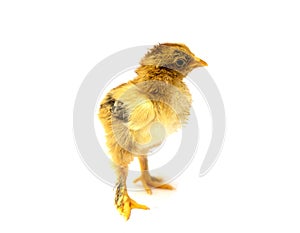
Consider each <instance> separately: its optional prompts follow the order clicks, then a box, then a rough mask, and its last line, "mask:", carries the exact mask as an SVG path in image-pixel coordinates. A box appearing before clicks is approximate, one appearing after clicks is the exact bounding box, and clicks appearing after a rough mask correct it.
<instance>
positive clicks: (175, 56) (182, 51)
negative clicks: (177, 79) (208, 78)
mask: <svg viewBox="0 0 300 233" xmlns="http://www.w3.org/2000/svg"><path fill="white" fill-rule="evenodd" d="M140 64H141V65H142V66H154V67H156V68H165V69H171V70H174V71H177V72H179V73H180V74H182V75H183V76H186V75H187V74H188V73H189V72H191V71H192V70H193V69H194V68H197V67H201V66H207V63H206V62H205V61H203V60H201V59H200V58H198V57H196V56H195V54H193V53H192V52H191V50H190V49H189V48H188V47H187V46H186V45H184V44H175V43H163V44H159V45H156V46H154V47H153V48H152V49H151V50H150V51H149V52H148V53H147V54H146V55H145V56H144V58H143V59H142V60H141V62H140Z"/></svg>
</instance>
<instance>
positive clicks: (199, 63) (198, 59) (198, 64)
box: [195, 57, 207, 66]
mask: <svg viewBox="0 0 300 233" xmlns="http://www.w3.org/2000/svg"><path fill="white" fill-rule="evenodd" d="M195 61H196V63H197V66H207V63H206V62H205V61H203V60H201V59H200V58H198V57H195Z"/></svg>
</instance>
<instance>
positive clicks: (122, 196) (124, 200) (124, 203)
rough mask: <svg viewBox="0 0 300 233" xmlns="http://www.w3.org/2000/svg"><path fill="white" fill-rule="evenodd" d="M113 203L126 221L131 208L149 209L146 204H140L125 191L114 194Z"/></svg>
mask: <svg viewBox="0 0 300 233" xmlns="http://www.w3.org/2000/svg"><path fill="white" fill-rule="evenodd" d="M115 205H116V207H117V210H118V211H119V213H120V214H121V215H122V216H123V217H124V218H125V220H126V221H127V220H128V219H129V218H130V214H131V210H132V209H143V210H149V208H148V207H147V206H145V205H141V204H139V203H137V202H136V201H134V200H133V199H131V198H130V197H129V195H128V194H127V192H123V193H119V194H116V197H115Z"/></svg>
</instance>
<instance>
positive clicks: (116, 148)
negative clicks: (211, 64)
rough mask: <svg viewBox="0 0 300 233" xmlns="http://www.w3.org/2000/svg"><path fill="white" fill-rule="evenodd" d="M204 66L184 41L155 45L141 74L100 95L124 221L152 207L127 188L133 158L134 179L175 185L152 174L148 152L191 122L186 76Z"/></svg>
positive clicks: (146, 184)
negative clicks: (133, 211) (136, 163)
mask: <svg viewBox="0 0 300 233" xmlns="http://www.w3.org/2000/svg"><path fill="white" fill-rule="evenodd" d="M206 65H207V64H206V62H204V61H203V60H201V59H200V58H197V57H196V56H195V55H194V54H193V53H192V52H191V51H190V50H189V48H188V47H187V46H186V45H184V44H175V43H163V44H159V45H156V46H154V47H153V48H152V49H151V50H149V52H148V53H147V54H146V55H145V56H144V57H143V58H142V60H141V61H140V66H139V67H138V68H137V69H136V73H137V76H136V77H135V78H134V79H133V80H130V81H128V82H127V83H124V84H121V85H119V86H118V87H116V88H113V89H112V90H111V91H110V92H109V93H108V94H107V95H106V96H105V98H104V99H103V100H102V102H101V105H100V110H99V114H98V116H99V119H100V121H101V123H102V124H103V127H104V129H105V132H106V144H107V146H108V148H109V153H110V155H111V157H112V161H113V163H114V168H115V171H116V175H117V182H116V194H115V206H116V208H117V210H118V211H119V213H120V214H121V215H123V216H124V217H125V219H126V220H128V219H129V217H130V214H131V209H134V208H137V209H145V210H146V209H149V208H148V207H147V206H145V205H141V204H138V203H137V202H135V201H134V200H133V199H131V198H130V197H129V195H128V192H127V188H126V179H127V174H128V165H129V163H130V162H131V161H132V160H133V159H134V158H135V157H137V158H138V160H139V163H140V169H141V176H140V177H138V178H137V179H136V180H135V181H134V182H138V181H140V182H141V183H142V185H143V187H144V189H145V190H146V192H147V193H148V194H151V193H152V192H151V188H162V189H170V190H171V189H173V187H172V186H171V185H169V184H164V183H162V180H161V179H159V178H156V177H153V176H151V175H150V173H149V168H148V160H147V154H148V153H149V151H150V150H151V149H152V148H154V147H157V146H159V145H160V144H161V143H162V142H163V141H164V139H165V137H166V136H168V135H170V134H171V133H173V132H175V131H176V130H178V129H179V128H181V127H182V125H183V124H184V123H185V122H186V121H187V119H188V116H189V113H190V107H191V94H190V92H189V89H188V87H187V86H186V84H185V83H184V82H183V79H184V78H185V77H186V75H187V74H188V73H189V72H190V71H192V70H193V69H194V68H197V67H202V66H206Z"/></svg>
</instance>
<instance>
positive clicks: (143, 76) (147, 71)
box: [132, 65, 186, 86]
mask: <svg viewBox="0 0 300 233" xmlns="http://www.w3.org/2000/svg"><path fill="white" fill-rule="evenodd" d="M135 72H136V73H137V75H138V76H137V77H136V78H135V79H133V80H132V82H133V83H140V82H143V81H162V82H165V83H167V84H171V85H175V86H178V85H179V86H181V84H182V83H183V81H182V80H183V78H184V77H185V76H186V75H183V74H182V73H180V72H178V71H176V70H172V69H168V68H166V67H156V66H150V65H141V66H140V67H138V68H137V69H136V70H135Z"/></svg>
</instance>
